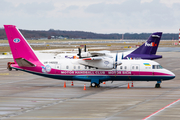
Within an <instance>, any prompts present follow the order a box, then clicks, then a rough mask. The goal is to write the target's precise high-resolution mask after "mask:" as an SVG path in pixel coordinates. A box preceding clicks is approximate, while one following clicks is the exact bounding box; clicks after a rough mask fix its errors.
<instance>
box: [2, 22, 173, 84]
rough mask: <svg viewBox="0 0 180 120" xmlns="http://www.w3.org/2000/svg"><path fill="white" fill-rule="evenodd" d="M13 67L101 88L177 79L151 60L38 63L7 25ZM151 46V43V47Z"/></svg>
mask: <svg viewBox="0 0 180 120" xmlns="http://www.w3.org/2000/svg"><path fill="white" fill-rule="evenodd" d="M4 28H5V31H6V35H7V38H8V41H9V45H10V48H11V52H12V55H13V59H14V63H10V64H9V65H8V69H9V70H11V69H16V70H21V71H24V72H28V73H32V74H36V75H39V76H44V77H49V78H54V79H58V80H71V81H73V80H79V81H86V82H91V86H92V87H99V86H100V83H102V82H103V81H157V84H156V85H155V87H156V88H159V87H160V83H161V82H162V81H163V80H170V79H173V78H175V74H173V73H172V72H170V71H168V70H167V69H165V68H163V67H162V66H161V65H160V64H159V63H157V62H155V61H151V60H128V59H119V57H118V54H116V57H115V59H113V57H111V56H94V57H93V56H92V57H86V58H80V59H51V60H48V59H45V60H39V59H38V57H37V56H36V55H35V53H34V51H33V49H32V48H31V46H30V45H29V44H28V42H27V41H26V40H25V38H24V37H23V35H22V34H21V33H20V31H19V30H18V29H17V28H16V26H14V25H4ZM148 44H149V43H148Z"/></svg>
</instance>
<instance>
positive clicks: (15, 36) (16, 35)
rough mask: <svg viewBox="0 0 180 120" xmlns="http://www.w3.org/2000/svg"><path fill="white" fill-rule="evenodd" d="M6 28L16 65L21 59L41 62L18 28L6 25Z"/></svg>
mask: <svg viewBox="0 0 180 120" xmlns="http://www.w3.org/2000/svg"><path fill="white" fill-rule="evenodd" d="M4 28H5V31H6V35H7V38H8V41H9V45H10V48H11V52H12V55H13V58H14V61H15V63H17V61H16V60H17V59H20V58H23V59H26V60H27V61H29V62H34V61H39V60H38V58H37V57H36V55H35V53H34V51H33V49H32V48H31V46H30V45H29V44H28V42H27V41H26V39H25V38H24V36H23V35H22V34H21V32H20V31H19V30H18V29H17V27H16V26H14V25H4Z"/></svg>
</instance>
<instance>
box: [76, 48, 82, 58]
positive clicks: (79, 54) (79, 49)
mask: <svg viewBox="0 0 180 120" xmlns="http://www.w3.org/2000/svg"><path fill="white" fill-rule="evenodd" d="M78 51H79V53H78V54H77V55H78V56H79V58H81V48H78Z"/></svg>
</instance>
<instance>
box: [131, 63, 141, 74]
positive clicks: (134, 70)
mask: <svg viewBox="0 0 180 120" xmlns="http://www.w3.org/2000/svg"><path fill="white" fill-rule="evenodd" d="M139 71H140V65H138V64H133V65H131V74H132V75H139Z"/></svg>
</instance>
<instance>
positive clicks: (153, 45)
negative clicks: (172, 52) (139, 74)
mask: <svg viewBox="0 0 180 120" xmlns="http://www.w3.org/2000/svg"><path fill="white" fill-rule="evenodd" d="M161 36H162V32H156V33H153V34H151V35H150V36H149V38H148V40H147V41H146V42H145V43H144V44H143V45H142V46H140V47H139V48H137V49H136V50H135V51H133V52H132V54H156V51H157V48H158V46H159V41H160V40H161Z"/></svg>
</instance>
